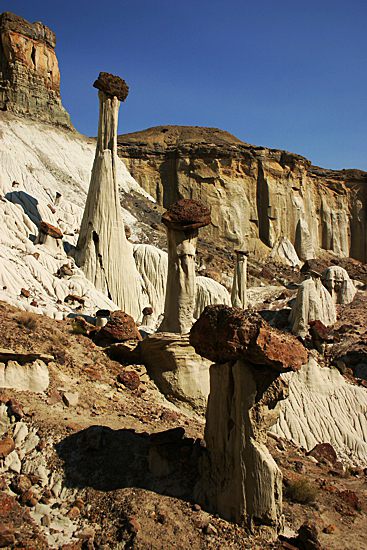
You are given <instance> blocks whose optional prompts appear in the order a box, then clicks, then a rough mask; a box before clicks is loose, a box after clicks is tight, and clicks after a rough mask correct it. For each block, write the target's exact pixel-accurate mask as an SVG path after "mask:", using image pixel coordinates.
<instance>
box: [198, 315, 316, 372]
mask: <svg viewBox="0 0 367 550" xmlns="http://www.w3.org/2000/svg"><path fill="white" fill-rule="evenodd" d="M189 339H190V344H191V345H192V346H193V347H194V348H195V351H196V353H198V354H199V355H201V356H202V357H205V358H206V359H209V360H211V361H213V362H215V363H226V362H227V361H236V360H237V359H245V360H247V361H249V362H250V363H253V364H255V365H267V366H269V367H272V368H274V369H275V370H277V371H279V372H286V371H297V370H299V369H300V368H301V366H302V365H303V364H304V363H306V362H307V357H308V356H307V351H306V349H305V347H304V346H303V345H302V344H301V342H299V341H298V340H297V339H296V338H295V337H294V336H293V335H291V334H289V333H285V332H281V331H280V330H277V329H275V328H272V327H271V326H270V325H268V323H266V321H264V319H263V318H262V317H261V316H260V315H259V314H258V313H251V312H248V311H245V310H243V309H239V308H233V307H229V306H226V305H214V306H213V305H212V306H207V307H206V308H205V309H204V311H203V313H202V314H201V316H200V319H199V320H198V321H196V323H195V324H194V326H193V327H192V329H191V332H190V338H189Z"/></svg>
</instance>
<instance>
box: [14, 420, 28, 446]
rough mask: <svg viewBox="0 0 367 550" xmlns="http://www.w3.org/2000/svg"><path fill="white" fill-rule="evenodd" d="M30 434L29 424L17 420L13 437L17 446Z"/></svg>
mask: <svg viewBox="0 0 367 550" xmlns="http://www.w3.org/2000/svg"><path fill="white" fill-rule="evenodd" d="M27 435H28V426H27V424H26V423H25V422H17V423H16V424H15V427H14V432H13V439H14V442H15V446H16V447H20V446H21V444H22V443H23V441H24V440H25V438H26V437H27Z"/></svg>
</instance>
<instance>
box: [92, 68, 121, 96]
mask: <svg viewBox="0 0 367 550" xmlns="http://www.w3.org/2000/svg"><path fill="white" fill-rule="evenodd" d="M93 87H94V88H97V89H98V90H101V91H102V92H104V93H105V94H107V95H109V96H111V97H113V96H116V97H117V99H118V100H119V101H125V99H126V98H127V96H128V94H129V86H127V84H126V82H125V80H122V78H120V77H119V76H115V75H113V74H110V73H103V72H102V73H99V76H98V78H97V80H96V81H95V82H94V84H93Z"/></svg>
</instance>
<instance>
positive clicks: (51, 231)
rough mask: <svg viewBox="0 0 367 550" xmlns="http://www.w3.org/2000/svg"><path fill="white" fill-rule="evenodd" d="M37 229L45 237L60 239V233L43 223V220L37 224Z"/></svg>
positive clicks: (53, 227) (48, 224)
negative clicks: (44, 234)
mask: <svg viewBox="0 0 367 550" xmlns="http://www.w3.org/2000/svg"><path fill="white" fill-rule="evenodd" d="M38 227H39V229H40V231H43V233H46V235H49V236H50V237H53V238H54V239H62V231H61V230H60V229H59V228H58V227H55V226H53V225H51V224H50V223H47V222H44V221H43V220H41V221H40V222H39V224H38Z"/></svg>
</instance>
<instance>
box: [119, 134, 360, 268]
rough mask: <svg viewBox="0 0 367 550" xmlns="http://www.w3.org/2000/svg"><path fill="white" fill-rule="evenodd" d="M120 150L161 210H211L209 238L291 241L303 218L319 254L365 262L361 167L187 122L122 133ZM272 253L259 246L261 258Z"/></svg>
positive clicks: (237, 242) (270, 244) (235, 242)
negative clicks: (322, 161)
mask: <svg viewBox="0 0 367 550" xmlns="http://www.w3.org/2000/svg"><path fill="white" fill-rule="evenodd" d="M118 154H119V156H120V158H121V159H122V160H123V161H124V162H125V163H126V165H127V167H128V169H129V171H130V173H131V174H132V176H133V177H134V178H135V179H136V180H137V181H138V183H140V185H141V186H142V187H143V189H145V190H146V191H148V192H149V193H150V194H151V195H152V196H154V198H156V200H157V201H158V202H159V204H161V205H163V206H164V207H165V208H167V207H168V206H169V205H170V204H172V203H174V202H175V201H177V200H178V199H179V198H181V197H184V198H188V197H190V198H193V199H197V200H200V202H202V203H203V204H204V205H205V206H206V207H208V208H210V210H211V216H212V223H211V225H209V226H208V227H207V228H206V229H205V230H203V235H204V236H208V237H209V238H210V240H214V241H216V242H220V239H221V238H223V239H224V242H230V243H233V245H234V246H237V247H238V246H242V245H243V243H248V244H249V245H248V246H246V249H247V250H250V249H251V248H250V242H251V241H252V240H254V239H255V240H257V241H258V240H259V239H261V241H262V242H263V243H265V244H266V245H267V247H270V248H272V247H273V246H274V244H275V243H276V241H277V239H278V238H280V237H287V238H288V239H289V241H290V242H291V243H292V244H293V245H294V244H295V238H296V229H297V225H298V223H299V220H300V219H302V220H303V221H304V228H305V227H306V226H305V224H307V228H308V233H309V235H310V238H311V243H312V247H313V249H314V251H315V253H316V254H318V251H319V249H324V250H330V251H332V252H334V253H336V254H338V255H339V256H351V257H353V258H356V259H358V260H362V261H366V260H367V245H366V243H367V238H366V235H367V233H366V231H367V225H366V223H367V222H366V219H367V217H366V193H365V185H366V181H367V174H366V173H365V172H362V171H360V170H342V171H337V170H323V169H321V168H318V167H316V166H312V165H311V163H310V161H308V160H307V159H305V158H304V157H302V156H300V155H297V154H294V153H289V152H286V151H278V150H275V149H267V148H265V147H256V146H254V145H249V144H246V143H243V142H241V141H240V140H238V139H237V138H235V137H234V136H231V135H230V134H228V133H227V132H223V131H221V130H218V129H216V128H198V127H191V126H158V127H155V128H148V129H147V130H143V131H141V132H135V133H132V134H124V135H120V136H118ZM306 233H307V232H306V231H302V235H301V240H302V242H303V243H305V236H306ZM349 235H350V237H349ZM302 247H303V244H302ZM302 247H301V249H302ZM301 249H300V248H299V250H301ZM307 250H308V251H309V250H310V246H309V245H307ZM269 252H270V250H269V248H266V247H264V248H259V247H257V248H256V253H257V254H259V255H260V256H263V255H264V254H265V255H267V254H269Z"/></svg>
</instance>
